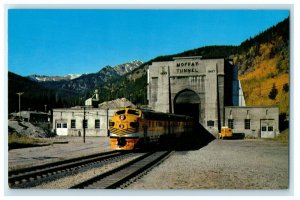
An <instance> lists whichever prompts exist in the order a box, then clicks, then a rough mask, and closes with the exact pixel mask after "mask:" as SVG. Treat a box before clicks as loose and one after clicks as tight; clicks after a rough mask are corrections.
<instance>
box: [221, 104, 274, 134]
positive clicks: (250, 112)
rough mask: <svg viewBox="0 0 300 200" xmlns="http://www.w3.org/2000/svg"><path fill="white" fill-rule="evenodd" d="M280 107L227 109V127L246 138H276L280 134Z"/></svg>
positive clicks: (233, 107) (229, 107)
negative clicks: (243, 134)
mask: <svg viewBox="0 0 300 200" xmlns="http://www.w3.org/2000/svg"><path fill="white" fill-rule="evenodd" d="M278 120H279V108H278V107H267V106H260V107H235V106H232V107H231V106H228V107H225V126H228V127H231V128H233V129H232V130H233V133H245V136H246V137H252V138H274V137H275V136H276V135H278V134H279V121H278Z"/></svg>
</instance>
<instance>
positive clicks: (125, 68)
mask: <svg viewBox="0 0 300 200" xmlns="http://www.w3.org/2000/svg"><path fill="white" fill-rule="evenodd" d="M141 64H143V62H142V61H138V60H134V61H131V62H128V63H123V64H120V65H116V66H114V67H111V66H109V65H107V66H105V67H104V68H102V69H101V70H100V71H98V72H96V73H90V74H83V75H81V76H79V77H77V78H74V79H62V78H61V80H60V81H53V80H51V79H50V78H48V80H49V81H43V82H41V81H39V82H40V84H41V85H42V86H44V87H46V88H50V89H54V90H56V91H58V92H60V93H64V92H72V93H75V94H77V95H78V94H79V95H89V93H92V92H93V90H95V89H96V88H99V87H101V85H103V84H104V83H106V82H110V81H113V80H115V79H117V78H119V77H120V76H122V75H124V74H126V73H128V72H131V71H132V70H134V69H136V68H137V67H139V66H140V65H141ZM50 80H51V81H50Z"/></svg>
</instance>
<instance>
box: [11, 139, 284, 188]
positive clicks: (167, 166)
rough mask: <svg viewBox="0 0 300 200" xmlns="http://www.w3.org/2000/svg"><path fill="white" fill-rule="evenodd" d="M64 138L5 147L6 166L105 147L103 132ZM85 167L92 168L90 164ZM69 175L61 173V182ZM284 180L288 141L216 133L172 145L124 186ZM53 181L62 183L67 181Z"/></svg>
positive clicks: (278, 183) (250, 184)
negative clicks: (185, 147) (177, 147)
mask: <svg viewBox="0 0 300 200" xmlns="http://www.w3.org/2000/svg"><path fill="white" fill-rule="evenodd" d="M63 140H64V141H68V143H62V144H53V145H51V146H45V147H34V148H25V149H14V150H10V151H9V153H8V159H9V168H18V167H21V166H30V165H37V164H42V163H45V162H52V161H56V160H62V159H69V158H72V157H76V156H80V155H88V154H94V153H99V152H103V151H109V150H110V147H109V138H107V137H87V140H86V143H85V144H83V143H82V138H78V137H74V138H73V137H66V138H63ZM103 169H104V168H103ZM103 169H99V170H100V171H102V170H103ZM95 170H97V169H95ZM88 173H97V172H96V171H94V170H92V171H90V172H88ZM79 176H80V175H78V176H77V177H73V178H79ZM70 180H71V179H66V183H67V182H69V181H70ZM71 182H72V180H71ZM288 183H289V147H288V145H284V144H282V143H279V142H275V141H272V140H261V139H251V140H250V139H245V140H219V139H216V140H213V141H212V142H210V143H209V144H208V145H206V146H204V147H202V148H200V149H197V150H192V151H176V152H175V153H173V154H172V155H171V156H170V157H169V158H168V159H166V160H165V161H164V162H163V163H161V164H160V165H158V166H157V167H155V168H154V169H152V170H151V171H150V172H148V173H147V174H146V175H145V176H143V177H141V178H140V179H138V180H137V181H135V182H134V183H132V184H131V185H129V186H128V187H127V188H126V190H133V191H134V190H140V189H287V188H289V184H288ZM56 186H57V188H65V187H67V186H69V184H66V185H61V187H58V186H59V185H56ZM41 188H53V185H51V184H49V185H47V184H45V185H43V186H41Z"/></svg>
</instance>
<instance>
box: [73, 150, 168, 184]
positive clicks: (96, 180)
mask: <svg viewBox="0 0 300 200" xmlns="http://www.w3.org/2000/svg"><path fill="white" fill-rule="evenodd" d="M171 153H173V151H158V152H150V153H147V154H145V155H143V156H141V157H138V158H136V159H134V160H132V161H130V162H128V163H126V164H124V165H122V166H120V167H118V168H116V169H113V170H111V171H108V172H106V173H103V174H100V175H98V176H96V177H93V178H91V179H89V180H86V181H83V182H82V183H79V184H77V185H74V186H72V187H71V188H70V189H114V188H118V187H120V186H121V185H123V184H125V183H126V182H127V181H129V180H132V179H134V177H137V176H139V175H140V174H141V173H143V172H145V171H146V170H149V169H150V168H152V167H154V166H155V165H157V164H159V163H160V162H162V161H163V160H164V159H166V158H167V157H168V156H169V155H171Z"/></svg>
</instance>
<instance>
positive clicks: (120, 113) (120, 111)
mask: <svg viewBox="0 0 300 200" xmlns="http://www.w3.org/2000/svg"><path fill="white" fill-rule="evenodd" d="M122 114H125V110H119V111H117V112H116V115H122Z"/></svg>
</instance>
